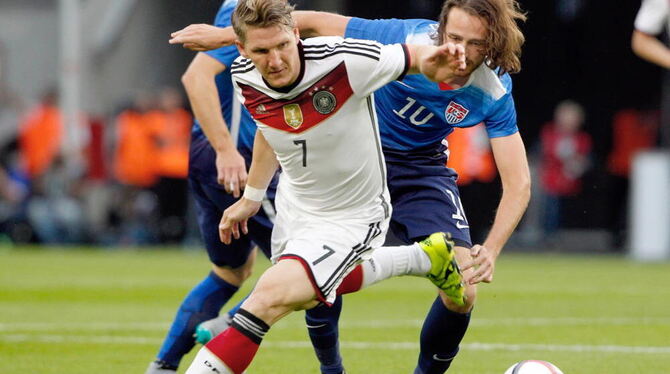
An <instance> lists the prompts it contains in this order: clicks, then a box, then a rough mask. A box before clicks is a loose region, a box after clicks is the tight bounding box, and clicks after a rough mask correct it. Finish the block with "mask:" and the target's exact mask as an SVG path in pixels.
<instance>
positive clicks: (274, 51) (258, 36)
mask: <svg viewBox="0 0 670 374" xmlns="http://www.w3.org/2000/svg"><path fill="white" fill-rule="evenodd" d="M299 39H300V37H299V34H298V29H297V28H294V29H289V28H286V27H283V26H272V27H264V28H262V27H247V30H246V41H245V42H244V44H241V43H240V42H238V44H237V46H238V48H239V50H240V54H241V55H242V56H244V57H246V58H248V59H250V60H251V61H252V62H253V63H254V65H255V66H256V69H258V71H260V73H261V75H263V78H265V80H266V81H267V82H268V83H269V84H270V85H271V86H272V87H277V88H279V87H286V86H289V85H291V84H292V83H293V82H295V81H296V79H298V75H299V74H300V55H299V53H298V40H299Z"/></svg>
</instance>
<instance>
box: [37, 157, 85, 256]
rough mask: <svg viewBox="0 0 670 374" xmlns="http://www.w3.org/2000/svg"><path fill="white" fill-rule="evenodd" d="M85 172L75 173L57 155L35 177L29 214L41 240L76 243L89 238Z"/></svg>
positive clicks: (44, 241)
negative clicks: (84, 187)
mask: <svg viewBox="0 0 670 374" xmlns="http://www.w3.org/2000/svg"><path fill="white" fill-rule="evenodd" d="M83 182H84V179H83V177H82V176H81V175H78V176H76V175H71V172H70V170H68V167H67V165H65V162H64V159H63V158H62V157H60V156H55V157H54V159H53V161H52V162H51V164H50V165H49V168H48V169H44V170H43V171H42V173H41V174H40V175H39V176H37V177H35V178H32V179H31V196H30V200H29V201H28V206H27V214H28V219H29V221H30V224H31V225H32V227H33V229H34V230H35V233H36V234H37V237H38V239H39V241H40V242H42V243H45V244H75V243H82V242H84V241H85V240H86V239H87V235H88V222H87V219H86V217H85V216H84V207H83V204H82V193H83V191H82V189H83Z"/></svg>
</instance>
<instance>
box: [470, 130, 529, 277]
mask: <svg viewBox="0 0 670 374" xmlns="http://www.w3.org/2000/svg"><path fill="white" fill-rule="evenodd" d="M491 149H492V151H493V156H494V157H495V161H496V165H497V167H498V172H499V173H500V179H501V182H502V187H503V193H502V197H501V199H500V203H499V204H498V210H497V212H496V216H495V219H494V221H493V226H492V227H491V231H490V232H489V235H488V236H487V238H486V240H485V241H484V243H483V244H482V245H479V244H477V245H475V246H473V247H472V250H471V255H472V257H473V260H472V261H469V262H467V263H465V264H462V266H461V270H462V271H465V270H467V269H469V268H471V267H474V268H475V271H474V272H473V273H472V274H471V275H470V276H469V277H468V278H466V279H465V282H468V283H469V284H476V283H479V282H486V283H489V282H491V281H493V273H494V270H495V260H496V259H497V258H498V255H499V254H500V251H502V248H503V246H504V245H505V243H507V240H508V239H509V237H510V236H511V235H512V232H514V229H515V228H516V226H517V224H518V223H519V220H520V219H521V216H522V215H523V213H524V212H525V211H526V207H527V206H528V201H529V200H530V171H529V168H528V160H527V158H526V148H525V147H524V145H523V140H522V139H521V135H519V133H518V132H517V133H515V134H512V135H509V136H504V137H500V138H493V139H491Z"/></svg>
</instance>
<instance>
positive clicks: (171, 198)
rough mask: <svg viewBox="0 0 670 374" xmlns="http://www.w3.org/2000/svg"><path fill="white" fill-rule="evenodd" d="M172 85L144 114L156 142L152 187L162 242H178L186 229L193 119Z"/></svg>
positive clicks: (164, 90)
mask: <svg viewBox="0 0 670 374" xmlns="http://www.w3.org/2000/svg"><path fill="white" fill-rule="evenodd" d="M183 105H184V102H183V97H182V96H181V94H180V93H179V91H177V90H176V89H174V88H164V89H163V90H161V92H160V93H159V109H158V110H154V111H151V112H150V113H148V114H147V117H148V121H149V122H150V123H151V127H152V129H153V131H154V134H155V136H156V141H157V145H158V149H157V153H156V155H155V157H156V162H157V164H156V174H157V176H158V177H159V179H158V183H157V184H156V187H155V189H154V190H155V191H156V195H157V197H158V211H159V235H160V240H161V242H167V243H178V242H181V240H182V239H183V237H184V234H185V232H186V221H185V217H186V210H187V205H188V204H187V202H188V182H187V180H186V177H187V176H188V150H189V145H190V139H191V124H192V123H193V119H192V118H191V115H190V113H189V112H188V111H186V109H184V106H183Z"/></svg>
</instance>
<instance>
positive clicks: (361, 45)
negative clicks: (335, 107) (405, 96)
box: [342, 39, 410, 97]
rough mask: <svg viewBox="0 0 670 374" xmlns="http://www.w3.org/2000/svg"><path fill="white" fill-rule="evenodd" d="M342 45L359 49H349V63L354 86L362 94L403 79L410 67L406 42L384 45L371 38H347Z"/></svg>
mask: <svg viewBox="0 0 670 374" xmlns="http://www.w3.org/2000/svg"><path fill="white" fill-rule="evenodd" d="M342 45H343V46H347V47H348V48H351V49H352V50H355V51H356V53H353V52H350V53H347V55H346V59H345V63H346V65H347V71H348V72H349V77H350V79H351V88H352V89H353V91H354V93H355V94H356V95H358V96H360V97H365V96H368V95H370V94H372V93H373V92H375V91H376V90H378V89H379V88H381V87H383V86H384V85H386V84H387V83H389V82H392V81H394V80H396V79H402V77H404V76H405V74H406V73H407V70H409V64H410V57H409V51H408V49H407V46H405V45H404V44H388V45H384V44H380V43H378V42H374V41H370V40H358V39H344V40H343V41H342Z"/></svg>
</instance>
